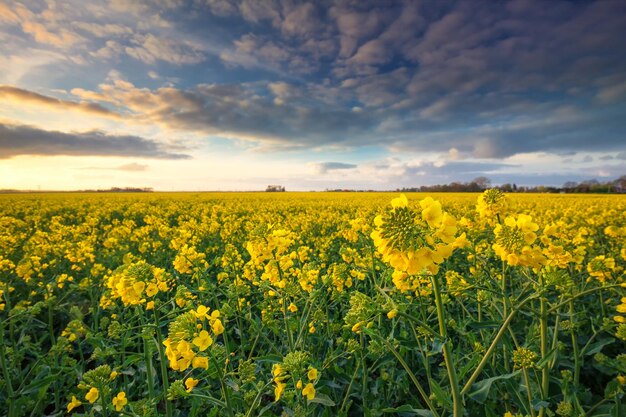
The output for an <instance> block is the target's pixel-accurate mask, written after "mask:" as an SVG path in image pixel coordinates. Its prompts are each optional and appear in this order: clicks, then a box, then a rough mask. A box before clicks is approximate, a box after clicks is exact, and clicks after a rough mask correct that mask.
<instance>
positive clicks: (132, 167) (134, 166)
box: [80, 162, 149, 172]
mask: <svg viewBox="0 0 626 417" xmlns="http://www.w3.org/2000/svg"><path fill="white" fill-rule="evenodd" d="M148 168H149V167H148V165H145V164H138V163H137V162H131V163H130V164H124V165H119V166H116V167H86V168H80V169H85V170H89V171H98V170H104V171H127V172H143V171H147V170H148Z"/></svg>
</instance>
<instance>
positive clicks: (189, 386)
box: [185, 378, 199, 392]
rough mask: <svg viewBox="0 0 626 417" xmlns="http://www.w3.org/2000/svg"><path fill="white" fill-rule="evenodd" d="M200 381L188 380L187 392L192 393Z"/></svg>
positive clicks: (186, 383)
mask: <svg viewBox="0 0 626 417" xmlns="http://www.w3.org/2000/svg"><path fill="white" fill-rule="evenodd" d="M198 382H199V380H197V379H194V378H187V379H186V380H185V387H187V392H191V390H192V389H194V388H195V386H196V385H198Z"/></svg>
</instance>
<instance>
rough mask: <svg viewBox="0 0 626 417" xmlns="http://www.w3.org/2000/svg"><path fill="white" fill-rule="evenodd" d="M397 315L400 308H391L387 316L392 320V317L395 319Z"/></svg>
mask: <svg viewBox="0 0 626 417" xmlns="http://www.w3.org/2000/svg"><path fill="white" fill-rule="evenodd" d="M397 315H398V310H396V309H395V308H394V309H393V310H390V311H389V312H388V313H387V318H388V319H389V320H391V319H393V318H394V317H396V316H397Z"/></svg>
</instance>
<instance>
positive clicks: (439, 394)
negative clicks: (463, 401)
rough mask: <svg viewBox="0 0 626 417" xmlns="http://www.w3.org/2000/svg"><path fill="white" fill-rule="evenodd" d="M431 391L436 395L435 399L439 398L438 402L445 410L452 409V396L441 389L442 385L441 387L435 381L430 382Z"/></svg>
mask: <svg viewBox="0 0 626 417" xmlns="http://www.w3.org/2000/svg"><path fill="white" fill-rule="evenodd" d="M430 389H431V390H432V393H433V394H434V395H435V398H437V401H439V402H440V403H441V404H443V406H444V407H445V408H452V396H451V395H450V394H449V393H447V392H446V391H444V390H443V388H441V385H439V384H438V383H437V381H435V380H434V379H433V380H432V381H430Z"/></svg>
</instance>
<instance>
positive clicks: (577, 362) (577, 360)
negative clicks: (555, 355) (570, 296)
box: [569, 301, 581, 387]
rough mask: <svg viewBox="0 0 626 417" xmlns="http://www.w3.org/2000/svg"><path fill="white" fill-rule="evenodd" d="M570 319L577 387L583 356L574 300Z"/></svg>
mask: <svg viewBox="0 0 626 417" xmlns="http://www.w3.org/2000/svg"><path fill="white" fill-rule="evenodd" d="M569 320H570V328H569V333H570V336H571V338H572V349H573V351H574V386H576V387H577V386H578V381H579V379H580V367H581V363H580V360H581V358H580V357H579V353H578V340H576V331H575V328H576V324H575V321H574V302H573V301H570V302H569Z"/></svg>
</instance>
